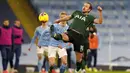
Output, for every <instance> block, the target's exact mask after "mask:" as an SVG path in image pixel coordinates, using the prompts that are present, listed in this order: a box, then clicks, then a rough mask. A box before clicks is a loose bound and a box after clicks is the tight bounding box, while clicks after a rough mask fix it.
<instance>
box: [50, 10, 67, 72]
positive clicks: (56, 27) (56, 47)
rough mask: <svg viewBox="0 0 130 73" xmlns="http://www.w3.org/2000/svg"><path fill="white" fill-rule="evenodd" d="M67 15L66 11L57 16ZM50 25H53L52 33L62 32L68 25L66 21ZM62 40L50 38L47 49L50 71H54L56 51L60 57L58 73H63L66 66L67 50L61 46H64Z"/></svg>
mask: <svg viewBox="0 0 130 73" xmlns="http://www.w3.org/2000/svg"><path fill="white" fill-rule="evenodd" d="M66 15H67V13H66V12H61V13H60V15H59V17H60V18H63V17H65V16H66ZM51 27H53V33H64V32H66V31H67V29H68V27H69V26H68V25H67V23H66V21H64V22H60V23H59V24H53V25H52V26H51ZM64 44H65V43H64V42H63V41H62V40H59V41H57V40H55V39H54V38H51V40H50V45H49V50H48V57H49V63H50V71H51V72H52V73H56V65H55V58H56V53H58V55H59V58H61V62H62V63H61V66H60V73H64V72H65V69H66V68H67V52H66V49H65V48H64V47H62V46H64Z"/></svg>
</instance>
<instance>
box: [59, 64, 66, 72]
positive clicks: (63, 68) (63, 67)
mask: <svg viewBox="0 0 130 73" xmlns="http://www.w3.org/2000/svg"><path fill="white" fill-rule="evenodd" d="M66 68H67V66H66V65H64V64H62V65H61V66H60V73H64V72H65V70H66Z"/></svg>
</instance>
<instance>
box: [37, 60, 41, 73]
mask: <svg viewBox="0 0 130 73" xmlns="http://www.w3.org/2000/svg"><path fill="white" fill-rule="evenodd" d="M37 66H38V71H39V72H40V71H41V69H42V63H41V60H38V65H37Z"/></svg>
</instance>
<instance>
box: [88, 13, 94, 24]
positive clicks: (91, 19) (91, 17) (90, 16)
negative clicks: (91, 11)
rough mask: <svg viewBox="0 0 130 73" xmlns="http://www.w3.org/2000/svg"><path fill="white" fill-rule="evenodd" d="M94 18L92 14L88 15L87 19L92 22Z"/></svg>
mask: <svg viewBox="0 0 130 73" xmlns="http://www.w3.org/2000/svg"><path fill="white" fill-rule="evenodd" d="M94 19H95V17H94V16H93V15H89V20H90V22H92V23H93V22H94Z"/></svg>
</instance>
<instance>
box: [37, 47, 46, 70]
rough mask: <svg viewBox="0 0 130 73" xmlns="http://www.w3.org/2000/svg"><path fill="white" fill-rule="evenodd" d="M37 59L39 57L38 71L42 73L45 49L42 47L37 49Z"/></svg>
mask: <svg viewBox="0 0 130 73" xmlns="http://www.w3.org/2000/svg"><path fill="white" fill-rule="evenodd" d="M37 57H38V64H37V66H38V71H39V72H41V69H42V59H43V58H44V57H43V49H41V47H37Z"/></svg>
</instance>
